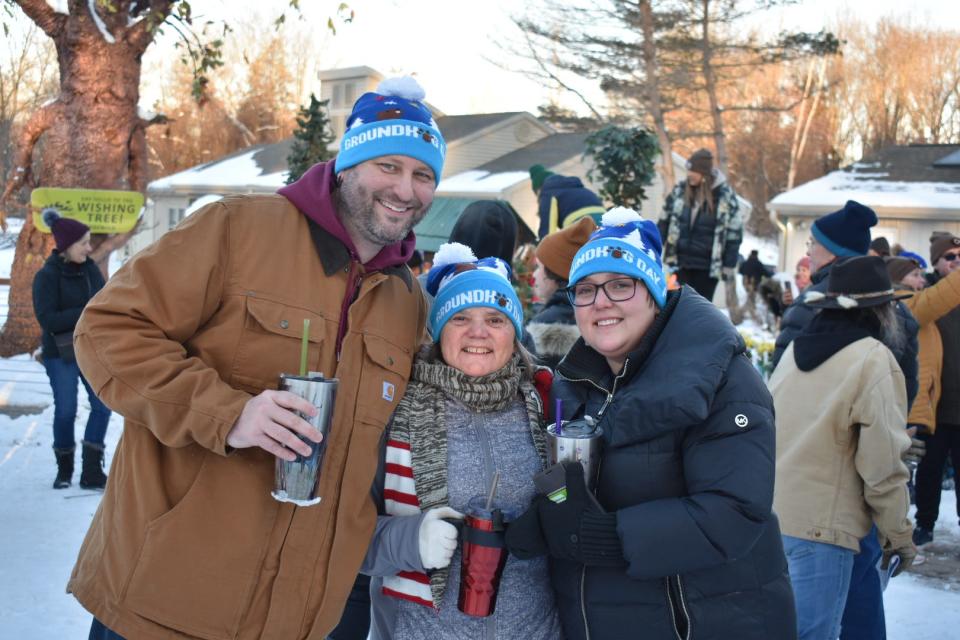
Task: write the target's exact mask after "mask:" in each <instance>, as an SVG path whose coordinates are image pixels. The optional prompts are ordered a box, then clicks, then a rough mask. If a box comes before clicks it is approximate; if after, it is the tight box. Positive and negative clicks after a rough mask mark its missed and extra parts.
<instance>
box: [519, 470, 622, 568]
mask: <svg viewBox="0 0 960 640" xmlns="http://www.w3.org/2000/svg"><path fill="white" fill-rule="evenodd" d="M564 467H565V470H566V484H567V499H566V500H564V501H563V502H561V503H560V504H556V503H554V502H553V501H551V500H550V499H549V498H547V497H546V496H537V497H536V499H535V500H534V502H533V505H532V506H531V507H530V509H528V510H527V512H526V513H524V514H523V515H522V516H521V517H520V518H519V519H518V520H517V521H515V522H514V523H512V524H511V525H510V528H509V529H508V531H507V546H508V547H509V548H510V551H511V552H512V553H513V554H514V555H515V556H517V557H518V558H530V557H534V556H538V555H542V554H543V553H546V552H548V553H549V554H550V555H551V556H553V557H554V558H562V559H566V560H572V561H574V562H577V563H580V564H586V565H606V566H617V565H622V564H624V563H625V562H624V559H623V550H622V547H621V545H620V536H619V535H618V534H617V516H616V514H613V513H604V512H603V510H602V509H601V508H600V507H599V505H598V504H597V502H596V500H594V499H592V498H591V496H590V494H589V492H588V491H587V486H586V483H585V482H584V478H583V465H581V464H580V463H579V462H576V463H573V464H566V465H564ZM535 525H539V527H536V526H535ZM538 528H539V531H537V529H538Z"/></svg>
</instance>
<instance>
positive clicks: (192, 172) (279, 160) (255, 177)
mask: <svg viewBox="0 0 960 640" xmlns="http://www.w3.org/2000/svg"><path fill="white" fill-rule="evenodd" d="M291 144H292V140H284V141H283V142H278V143H276V144H266V145H257V146H254V147H249V148H247V149H242V150H240V151H238V152H236V153H233V154H231V155H228V156H226V157H223V158H221V159H219V160H214V161H213V162H208V163H206V164H201V165H198V166H196V167H192V168H190V169H186V170H184V171H181V172H179V173H174V174H173V175H169V176H167V177H165V178H160V179H159V180H154V181H153V182H151V183H150V184H149V185H147V191H148V192H149V193H151V194H155V193H158V192H174V193H178V192H182V193H189V194H196V193H215V194H220V195H225V194H232V193H273V192H274V191H276V190H277V189H279V188H280V187H282V186H283V185H284V184H285V181H286V179H287V168H286V167H287V155H288V154H289V151H290V145H291Z"/></svg>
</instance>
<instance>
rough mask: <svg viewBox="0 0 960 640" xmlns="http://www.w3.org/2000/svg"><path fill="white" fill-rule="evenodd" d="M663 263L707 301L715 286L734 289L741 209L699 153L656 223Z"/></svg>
mask: <svg viewBox="0 0 960 640" xmlns="http://www.w3.org/2000/svg"><path fill="white" fill-rule="evenodd" d="M658 227H659V229H660V236H661V237H662V238H663V247H664V249H663V262H664V264H667V265H669V266H670V267H672V268H673V269H674V270H675V271H676V273H677V277H678V278H679V280H680V283H681V284H687V285H690V286H691V287H693V289H694V290H695V291H696V292H697V293H699V294H700V295H702V296H703V297H704V298H706V299H707V300H709V301H712V300H713V293H714V291H715V290H716V288H717V282H718V280H719V279H720V278H721V277H722V278H723V279H724V281H729V282H731V283H733V280H734V270H735V268H736V266H737V258H738V256H739V252H740V242H741V241H742V240H743V217H742V216H741V214H740V203H739V201H738V200H737V194H736V193H735V192H734V190H733V187H732V186H731V185H730V183H729V182H728V181H727V177H726V176H725V175H723V173H721V172H720V171H719V170H718V169H715V168H714V166H713V154H712V153H711V152H710V150H709V149H700V150H699V151H697V152H695V153H694V154H693V155H692V156H690V159H689V160H687V177H686V178H685V179H684V180H681V181H680V182H678V183H677V185H676V186H675V187H674V188H673V190H672V191H671V192H670V194H669V195H668V196H667V198H666V201H665V202H664V204H663V213H662V214H661V216H660V221H659V223H658Z"/></svg>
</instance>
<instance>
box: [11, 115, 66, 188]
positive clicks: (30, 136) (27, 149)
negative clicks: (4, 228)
mask: <svg viewBox="0 0 960 640" xmlns="http://www.w3.org/2000/svg"><path fill="white" fill-rule="evenodd" d="M62 111H63V109H62V105H61V104H60V102H52V103H50V104H48V105H47V106H45V107H41V108H40V109H39V110H37V111H36V112H34V114H33V115H32V116H30V119H29V120H27V124H26V125H24V127H23V131H22V132H21V133H20V136H19V139H18V140H17V145H16V147H17V154H16V157H15V158H14V161H13V167H12V168H11V169H10V176H9V178H8V179H7V185H6V188H4V190H3V194H2V195H0V204H3V203H4V202H5V201H6V200H7V198H9V197H10V195H11V194H12V193H14V192H16V191H18V190H19V189H20V188H21V187H23V186H24V185H25V184H26V183H27V182H28V181H29V180H30V177H31V175H32V173H33V171H32V166H33V148H34V147H35V146H36V144H37V140H39V139H40V136H42V135H43V133H44V132H45V131H46V130H47V129H49V128H50V125H51V124H53V122H54V121H55V120H56V119H57V118H58V117H62Z"/></svg>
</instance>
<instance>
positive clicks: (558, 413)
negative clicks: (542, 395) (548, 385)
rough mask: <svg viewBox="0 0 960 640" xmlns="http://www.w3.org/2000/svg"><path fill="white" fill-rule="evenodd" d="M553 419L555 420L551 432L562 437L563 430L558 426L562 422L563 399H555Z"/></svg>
mask: <svg viewBox="0 0 960 640" xmlns="http://www.w3.org/2000/svg"><path fill="white" fill-rule="evenodd" d="M553 410H554V413H553V415H554V417H555V418H556V421H557V422H556V424H555V425H554V427H553V432H554V433H555V434H556V435H558V436H559V435H562V431H563V428H562V427H561V426H560V424H561V423H562V422H563V399H561V398H557V399H556V401H555V404H554V407H553Z"/></svg>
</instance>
